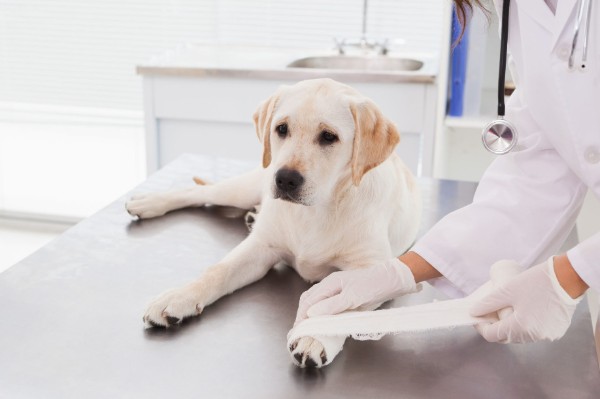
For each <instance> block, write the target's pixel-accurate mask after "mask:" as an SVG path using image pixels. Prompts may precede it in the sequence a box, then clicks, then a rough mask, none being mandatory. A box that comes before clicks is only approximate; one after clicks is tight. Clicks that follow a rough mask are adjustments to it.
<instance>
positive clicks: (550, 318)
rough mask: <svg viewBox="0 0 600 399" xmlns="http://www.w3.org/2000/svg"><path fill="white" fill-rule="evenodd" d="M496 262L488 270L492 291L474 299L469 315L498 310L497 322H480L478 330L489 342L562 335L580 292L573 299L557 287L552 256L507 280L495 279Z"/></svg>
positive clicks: (538, 339)
mask: <svg viewBox="0 0 600 399" xmlns="http://www.w3.org/2000/svg"><path fill="white" fill-rule="evenodd" d="M503 263H506V261H501V262H498V263H495V264H494V265H493V266H492V270H491V272H490V274H491V276H492V285H493V286H494V289H493V290H492V292H491V293H490V294H488V295H486V296H484V297H483V298H482V299H479V300H477V301H476V302H475V304H474V305H473V307H472V308H471V312H470V313H471V316H484V315H487V314H490V313H495V312H497V315H498V317H499V321H497V322H494V323H481V324H478V325H476V326H475V328H476V329H477V331H478V332H479V333H480V334H481V335H482V336H483V338H485V339H486V340H487V341H489V342H499V343H524V342H535V341H541V340H550V341H554V340H556V339H559V338H561V337H562V336H563V335H564V334H565V332H566V331H567V328H569V325H570V324H571V318H572V316H573V312H575V307H576V305H577V304H578V303H579V302H580V301H581V298H582V297H583V295H582V296H581V297H579V298H577V299H573V298H571V297H570V296H569V294H567V293H566V292H565V290H564V289H563V288H562V287H561V286H560V283H559V282H558V279H557V278H556V274H555V272H554V261H553V259H552V258H550V259H548V261H546V262H544V263H541V264H539V265H537V266H533V267H532V268H530V269H528V270H526V271H524V272H522V273H520V274H517V275H515V276H513V277H511V278H509V279H508V280H505V281H497V280H498V279H497V278H495V277H494V276H498V275H500V274H501V273H498V271H497V270H494V269H497V268H498V267H502V266H503Z"/></svg>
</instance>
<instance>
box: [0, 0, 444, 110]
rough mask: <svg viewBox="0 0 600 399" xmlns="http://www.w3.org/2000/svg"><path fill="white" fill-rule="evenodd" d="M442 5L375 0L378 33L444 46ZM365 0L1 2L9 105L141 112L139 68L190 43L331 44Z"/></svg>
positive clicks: (352, 23) (352, 32) (356, 24)
mask: <svg viewBox="0 0 600 399" xmlns="http://www.w3.org/2000/svg"><path fill="white" fill-rule="evenodd" d="M442 1H444V0H370V1H369V8H368V33H369V35H370V36H373V37H379V38H384V37H385V38H390V39H394V38H402V39H404V40H406V44H405V45H404V46H405V49H406V50H407V51H410V52H433V53H436V52H438V51H439V45H440V38H441V30H440V26H441V18H442V3H441V2H442ZM362 7H363V2H362V0H348V1H343V0H337V1H336V0H303V1H299V0H294V1H292V0H102V1H100V0H0V102H16V103H36V104H48V105H58V106H70V107H90V108H105V109H119V110H140V109H141V107H142V103H141V79H140V78H139V77H138V76H136V75H135V65H136V64H138V63H140V62H142V61H145V60H147V59H149V58H150V57H151V56H152V55H155V54H157V53H160V52H163V51H165V50H168V49H171V48H175V47H177V46H181V45H185V44H189V43H207V44H210V43H212V44H220V45H228V44H232V45H261V46H264V45H267V46H273V47H288V48H299V47H303V48H305V47H313V48H315V47H316V48H331V47H332V44H333V40H332V38H333V37H346V38H357V37H359V36H360V33H361V29H362Z"/></svg>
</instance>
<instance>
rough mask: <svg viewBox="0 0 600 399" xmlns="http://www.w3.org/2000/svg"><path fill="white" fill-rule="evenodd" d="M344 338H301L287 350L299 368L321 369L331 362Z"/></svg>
mask: <svg viewBox="0 0 600 399" xmlns="http://www.w3.org/2000/svg"><path fill="white" fill-rule="evenodd" d="M344 341H345V338H343V337H342V338H340V337H320V340H317V339H315V338H312V337H302V338H300V339H298V340H297V341H295V342H293V343H292V344H291V345H290V347H289V348H288V349H289V351H290V355H292V359H293V361H294V363H295V364H296V365H297V366H300V367H323V366H326V365H328V364H329V363H331V362H332V361H333V359H334V358H335V357H336V356H337V354H338V353H340V351H341V350H342V348H343V346H344Z"/></svg>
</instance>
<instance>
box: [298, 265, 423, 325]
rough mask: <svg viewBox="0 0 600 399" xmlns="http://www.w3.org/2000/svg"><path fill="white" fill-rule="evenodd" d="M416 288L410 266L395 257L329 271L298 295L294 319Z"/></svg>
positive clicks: (374, 301) (360, 304)
mask: <svg viewBox="0 0 600 399" xmlns="http://www.w3.org/2000/svg"><path fill="white" fill-rule="evenodd" d="M419 289H420V286H417V283H416V282H415V278H414V277H413V274H412V272H411V270H410V269H409V268H408V266H406V265H405V264H404V263H402V262H401V261H399V260H398V259H397V258H392V259H390V260H387V261H385V262H383V263H380V264H376V265H373V266H370V267H367V268H364V269H355V270H346V271H340V272H335V273H331V274H330V275H329V276H327V277H325V278H324V279H323V280H322V281H321V282H320V283H318V284H315V285H314V286H312V287H311V288H310V289H309V290H307V291H306V292H304V293H303V294H302V296H300V305H299V307H298V313H297V315H296V323H298V322H300V321H302V320H304V319H306V318H307V317H312V316H320V315H330V314H337V313H341V312H343V311H345V310H349V309H356V308H358V307H360V306H363V305H374V304H378V303H381V302H385V301H387V300H389V299H392V298H395V297H398V296H400V295H403V294H409V293H412V292H417V291H419Z"/></svg>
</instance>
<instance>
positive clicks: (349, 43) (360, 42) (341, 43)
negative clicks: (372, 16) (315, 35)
mask: <svg viewBox="0 0 600 399" xmlns="http://www.w3.org/2000/svg"><path fill="white" fill-rule="evenodd" d="M368 3H369V1H368V0H364V1H363V20H362V35H361V36H360V39H351V40H348V39H344V38H342V39H338V38H334V39H333V40H334V41H335V48H336V49H337V51H338V53H339V54H340V55H341V54H345V52H346V47H357V48H359V49H361V50H363V52H368V51H373V50H376V49H378V50H379V54H381V55H386V54H387V53H388V51H389V48H388V39H384V40H383V41H382V42H378V41H376V40H370V39H369V38H367V9H368Z"/></svg>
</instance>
